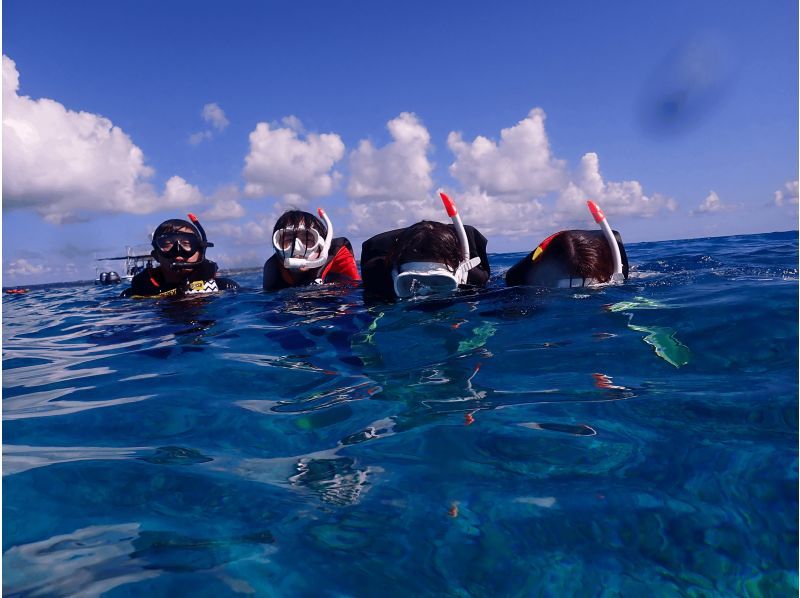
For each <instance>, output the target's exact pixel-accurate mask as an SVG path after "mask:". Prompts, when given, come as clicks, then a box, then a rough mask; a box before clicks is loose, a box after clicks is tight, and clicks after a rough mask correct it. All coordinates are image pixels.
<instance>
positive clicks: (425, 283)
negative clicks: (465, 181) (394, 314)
mask: <svg viewBox="0 0 800 598" xmlns="http://www.w3.org/2000/svg"><path fill="white" fill-rule="evenodd" d="M439 196H440V197H441V199H442V203H443V204H444V208H445V210H446V211H447V215H448V216H450V218H451V220H452V224H443V223H441V222H433V221H430V220H423V221H421V222H417V223H416V224H412V225H411V226H409V227H407V228H401V229H396V230H390V231H386V232H384V233H380V234H378V235H375V236H374V237H372V238H370V239H367V240H366V241H364V243H363V245H362V246H361V270H362V274H363V276H364V299H365V300H366V301H376V300H377V301H391V300H394V299H398V298H399V299H404V298H408V297H415V296H420V295H434V294H446V293H451V292H453V291H456V290H457V289H459V288H460V287H463V286H472V287H483V286H485V285H486V283H487V282H488V280H489V276H490V273H491V271H490V269H489V258H488V256H487V255H486V244H487V240H486V237H484V236H483V235H482V234H481V233H480V231H478V230H477V229H476V228H475V227H473V226H469V225H464V224H463V223H462V222H461V216H460V215H459V214H458V210H457V209H456V205H455V202H453V200H452V199H450V197H448V196H447V195H446V194H444V193H440V194H439Z"/></svg>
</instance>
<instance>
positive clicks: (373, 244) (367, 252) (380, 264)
mask: <svg viewBox="0 0 800 598" xmlns="http://www.w3.org/2000/svg"><path fill="white" fill-rule="evenodd" d="M448 226H450V228H452V229H453V233H454V234H455V226H454V225H452V224H449V225H448ZM404 230H406V229H404V228H398V229H396V230H390V231H386V232H385V233H380V234H378V235H375V236H374V237H372V238H370V239H367V240H366V241H364V243H363V244H362V245H361V276H362V277H363V279H364V299H365V300H380V301H389V300H392V299H396V298H397V295H396V294H395V292H394V281H393V280H392V270H393V268H394V264H391V263H389V261H388V259H387V256H388V254H389V250H390V249H391V248H392V246H393V245H394V244H395V243H396V242H397V239H398V238H399V237H400V235H401V234H402V232H403V231H404ZM464 230H465V231H466V233H467V241H468V242H469V257H470V259H472V258H474V257H480V258H481V263H480V264H479V265H477V266H475V267H474V268H472V269H471V270H470V271H469V273H468V275H467V284H469V285H473V286H479V287H482V286H485V285H486V283H487V282H488V281H489V275H490V271H489V258H488V257H487V255H486V242H487V241H486V237H484V236H483V235H482V234H481V233H480V232H479V231H478V229H476V228H475V227H474V226H469V225H464Z"/></svg>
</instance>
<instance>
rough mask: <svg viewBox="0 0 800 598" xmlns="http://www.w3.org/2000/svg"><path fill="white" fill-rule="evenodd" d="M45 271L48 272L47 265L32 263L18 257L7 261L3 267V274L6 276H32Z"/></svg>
mask: <svg viewBox="0 0 800 598" xmlns="http://www.w3.org/2000/svg"><path fill="white" fill-rule="evenodd" d="M45 272H50V268H49V267H48V266H44V265H42V264H34V263H32V262H29V261H28V260H26V259H25V258H19V259H18V260H15V261H13V262H8V263H6V267H5V274H6V275H7V276H15V275H16V276H33V275H36V274H44V273H45Z"/></svg>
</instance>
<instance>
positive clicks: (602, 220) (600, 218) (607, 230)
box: [586, 199, 625, 282]
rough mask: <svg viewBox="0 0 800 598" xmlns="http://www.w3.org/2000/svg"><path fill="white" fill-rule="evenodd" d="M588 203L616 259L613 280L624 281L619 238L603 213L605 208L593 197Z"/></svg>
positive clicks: (612, 255)
mask: <svg viewBox="0 0 800 598" xmlns="http://www.w3.org/2000/svg"><path fill="white" fill-rule="evenodd" d="M586 204H587V205H588V206H589V211H590V212H591V213H592V216H593V217H594V221H595V222H596V223H597V224H599V225H600V230H602V231H603V235H605V237H606V241H608V244H609V246H610V247H611V257H612V258H613V259H614V274H612V275H611V282H624V281H625V276H624V275H623V274H622V256H621V255H620V252H619V244H618V243H617V238H616V237H615V236H614V233H613V232H612V231H611V227H610V226H609V225H608V220H606V215H605V214H603V210H601V209H600V206H598V205H597V204H596V203H594V202H593V201H592V200H591V199H590V200H588V201H587V202H586Z"/></svg>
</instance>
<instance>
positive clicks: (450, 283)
mask: <svg viewBox="0 0 800 598" xmlns="http://www.w3.org/2000/svg"><path fill="white" fill-rule="evenodd" d="M439 196H440V197H441V198H442V203H443V204H444V207H445V210H446V211H447V215H448V216H450V218H451V219H452V221H453V225H454V226H455V229H456V237H457V238H458V245H459V247H460V248H461V261H460V262H459V264H458V267H457V268H456V270H455V272H452V271H450V269H449V268H447V266H445V265H444V264H442V263H439V262H407V263H405V264H402V265H400V266H395V268H394V269H393V270H392V282H393V283H394V292H395V295H397V296H398V297H411V296H412V295H415V294H423V295H424V294H428V293H439V292H450V291H455V290H456V289H457V288H458V287H459V285H462V284H466V282H467V278H468V276H469V271H470V270H472V268H474V267H476V266H478V265H479V264H480V263H481V258H480V257H474V258H472V259H470V258H469V240H468V239H467V231H466V230H465V229H464V223H463V222H461V216H459V215H458V210H457V209H456V204H455V203H454V202H453V200H452V199H450V198H449V197H448V196H447V195H446V194H445V193H442V192H440V193H439ZM400 269H402V272H401V271H400Z"/></svg>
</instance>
